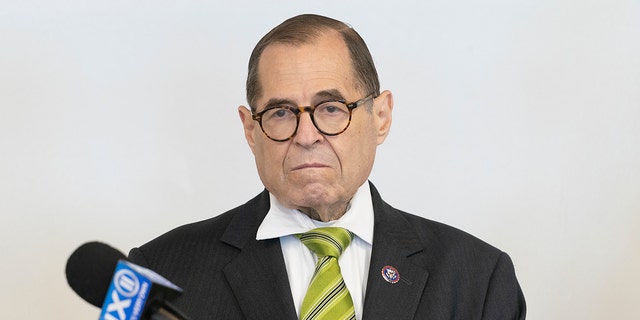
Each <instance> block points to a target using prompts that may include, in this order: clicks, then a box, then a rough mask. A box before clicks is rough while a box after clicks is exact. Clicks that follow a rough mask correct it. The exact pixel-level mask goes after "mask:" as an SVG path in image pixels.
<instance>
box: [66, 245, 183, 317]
mask: <svg viewBox="0 0 640 320" xmlns="http://www.w3.org/2000/svg"><path fill="white" fill-rule="evenodd" d="M65 273H66V276H67V282H68V283H69V286H70V287H71V288H72V289H73V291H75V292H76V293H77V294H78V295H79V296H80V297H81V298H83V299H84V300H86V301H87V302H89V303H90V304H92V305H94V306H96V307H98V308H102V311H101V314H100V318H99V320H133V319H136V320H138V319H140V320H189V318H188V317H187V316H186V315H184V314H183V313H182V312H180V311H179V310H178V309H176V308H175V307H174V306H173V305H171V304H170V303H169V301H170V300H173V299H175V298H177V297H178V296H179V295H180V294H181V293H182V289H180V288H179V287H178V286H176V285H175V284H173V283H171V282H169V281H168V280H167V279H165V278H163V277H162V276H160V275H159V274H157V273H155V272H154V271H152V270H150V269H147V268H144V267H141V266H138V265H136V264H133V263H131V262H130V261H127V258H126V256H125V255H124V254H123V253H122V252H120V251H118V250H117V249H114V248H112V247H110V246H109V245H107V244H104V243H101V242H88V243H85V244H83V245H81V246H80V247H78V249H76V250H75V251H74V252H73V253H72V254H71V256H70V257H69V259H68V260H67V266H66V270H65Z"/></svg>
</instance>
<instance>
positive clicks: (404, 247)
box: [363, 185, 428, 319]
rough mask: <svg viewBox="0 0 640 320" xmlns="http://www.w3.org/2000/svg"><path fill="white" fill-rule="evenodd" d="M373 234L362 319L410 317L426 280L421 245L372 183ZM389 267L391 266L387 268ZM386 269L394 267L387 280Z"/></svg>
mask: <svg viewBox="0 0 640 320" xmlns="http://www.w3.org/2000/svg"><path fill="white" fill-rule="evenodd" d="M371 197H372V200H373V207H374V216H375V224H374V234H373V248H372V252H371V263H370V266H369V276H368V280H367V291H366V294H365V302H364V316H363V318H364V319H413V318H414V315H415V312H416V310H417V307H418V304H419V303H420V297H421V296H422V292H423V291H424V288H425V285H426V283H427V278H428V272H427V270H426V261H425V254H424V252H423V251H424V246H423V245H422V244H421V243H420V241H419V237H418V235H417V234H415V232H413V231H412V230H413V228H412V226H411V225H410V224H409V222H408V221H407V220H406V219H405V218H404V217H403V216H402V215H401V214H399V213H398V212H397V211H396V210H395V209H393V208H391V207H390V206H389V205H388V204H386V203H384V202H383V201H382V199H381V198H380V195H379V194H378V192H377V190H376V189H375V187H373V185H371ZM387 267H391V268H387ZM383 269H384V270H385V271H387V272H388V271H389V270H394V269H395V270H397V273H398V274H397V275H398V279H397V282H396V283H392V282H393V281H395V279H393V278H391V277H389V276H388V277H387V278H389V280H391V282H390V281H387V280H386V279H385V277H384V276H383V274H382V273H383Z"/></svg>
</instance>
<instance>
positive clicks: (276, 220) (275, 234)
mask: <svg viewBox="0 0 640 320" xmlns="http://www.w3.org/2000/svg"><path fill="white" fill-rule="evenodd" d="M269 197H270V201H271V207H270V209H269V212H268V213H267V216H266V217H265V218H264V220H263V221H262V224H260V227H259V228H258V233H257V235H256V239H257V240H264V239H273V238H280V245H281V247H282V253H283V254H284V261H285V265H286V267H287V275H288V277H289V284H290V285H291V294H292V296H293V301H294V304H295V307H296V312H297V314H298V316H299V315H300V307H301V305H302V300H303V299H304V296H305V294H306V292H307V287H308V286H309V282H310V281H311V277H312V276H313V271H314V269H315V266H316V260H317V258H316V255H315V254H314V253H313V252H311V251H310V250H309V249H308V248H307V247H306V246H305V245H304V244H303V243H302V242H300V240H298V238H296V237H295V236H294V234H298V233H302V232H307V231H309V230H311V229H315V228H319V227H342V228H345V229H348V230H350V231H351V232H353V233H354V234H355V235H356V236H355V237H354V239H353V241H352V242H351V244H350V245H349V247H347V249H346V250H345V251H344V252H343V253H342V255H341V256H340V259H339V260H338V263H339V265H340V269H341V271H342V277H343V278H344V282H345V284H346V285H347V288H348V289H349V292H350V293H351V298H352V299H353V306H354V308H355V312H356V319H362V311H363V304H364V294H365V291H366V288H367V275H368V274H369V261H370V260H371V246H372V244H373V204H372V202H371V190H370V189H369V183H368V182H365V183H364V184H363V185H362V186H360V188H358V191H356V194H355V195H354V196H353V199H351V202H350V203H349V206H348V208H347V212H346V213H345V214H344V215H343V216H342V217H341V218H340V219H338V220H334V221H330V222H322V221H317V220H313V219H311V218H309V217H308V216H307V215H306V214H304V213H302V212H300V211H298V210H296V209H289V208H286V207H284V206H283V205H282V204H281V203H280V202H279V201H278V199H276V198H275V196H273V195H272V194H269Z"/></svg>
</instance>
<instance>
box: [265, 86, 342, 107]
mask: <svg viewBox="0 0 640 320" xmlns="http://www.w3.org/2000/svg"><path fill="white" fill-rule="evenodd" d="M338 100H344V96H343V95H342V93H340V90H338V89H327V90H321V91H318V92H316V93H315V94H314V95H313V98H312V101H313V103H312V105H315V104H318V103H320V102H324V101H338ZM283 104H284V105H290V106H297V105H298V104H297V103H295V102H294V101H293V100H290V99H286V98H271V99H269V101H267V103H266V104H265V106H264V108H263V110H264V109H266V108H269V107H273V106H278V105H283Z"/></svg>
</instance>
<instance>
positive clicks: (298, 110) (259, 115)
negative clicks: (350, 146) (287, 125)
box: [251, 93, 375, 142]
mask: <svg viewBox="0 0 640 320" xmlns="http://www.w3.org/2000/svg"><path fill="white" fill-rule="evenodd" d="M372 98H373V99H375V96H374V94H373V93H371V94H369V95H367V96H366V97H364V98H362V99H360V100H358V101H354V102H351V103H347V102H346V101H345V100H325V101H322V102H320V103H318V104H316V105H315V106H295V107H294V106H290V108H288V109H289V110H291V112H293V113H294V114H295V115H296V128H295V129H294V130H293V133H292V134H291V136H289V137H288V138H286V139H274V138H273V137H271V136H269V134H267V132H266V131H264V127H263V126H262V115H263V114H264V113H265V112H267V111H269V110H272V109H278V108H283V106H282V105H274V106H270V107H267V108H266V109H264V110H262V111H260V112H258V113H252V114H251V118H252V119H253V120H255V121H258V123H259V124H260V129H262V133H264V135H265V136H267V138H269V139H271V140H273V141H276V142H284V141H288V140H291V139H292V138H293V137H294V136H295V135H296V133H297V132H298V126H299V125H300V114H301V113H303V112H308V113H309V117H311V122H312V123H313V126H314V127H316V129H317V130H318V131H319V132H320V133H322V134H324V135H326V136H337V135H339V134H341V133H343V132H345V131H347V128H349V125H350V124H351V115H352V114H353V109H355V108H357V107H359V106H360V105H361V104H363V103H364V102H366V101H367V100H369V99H372ZM329 102H340V103H343V104H345V105H346V107H347V109H348V110H349V121H347V125H346V126H345V127H344V129H342V130H341V131H339V132H336V133H327V132H325V131H323V130H321V129H320V128H318V124H317V123H316V120H315V118H314V117H313V113H314V112H315V110H316V108H317V107H318V106H319V105H322V104H325V103H329Z"/></svg>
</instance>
